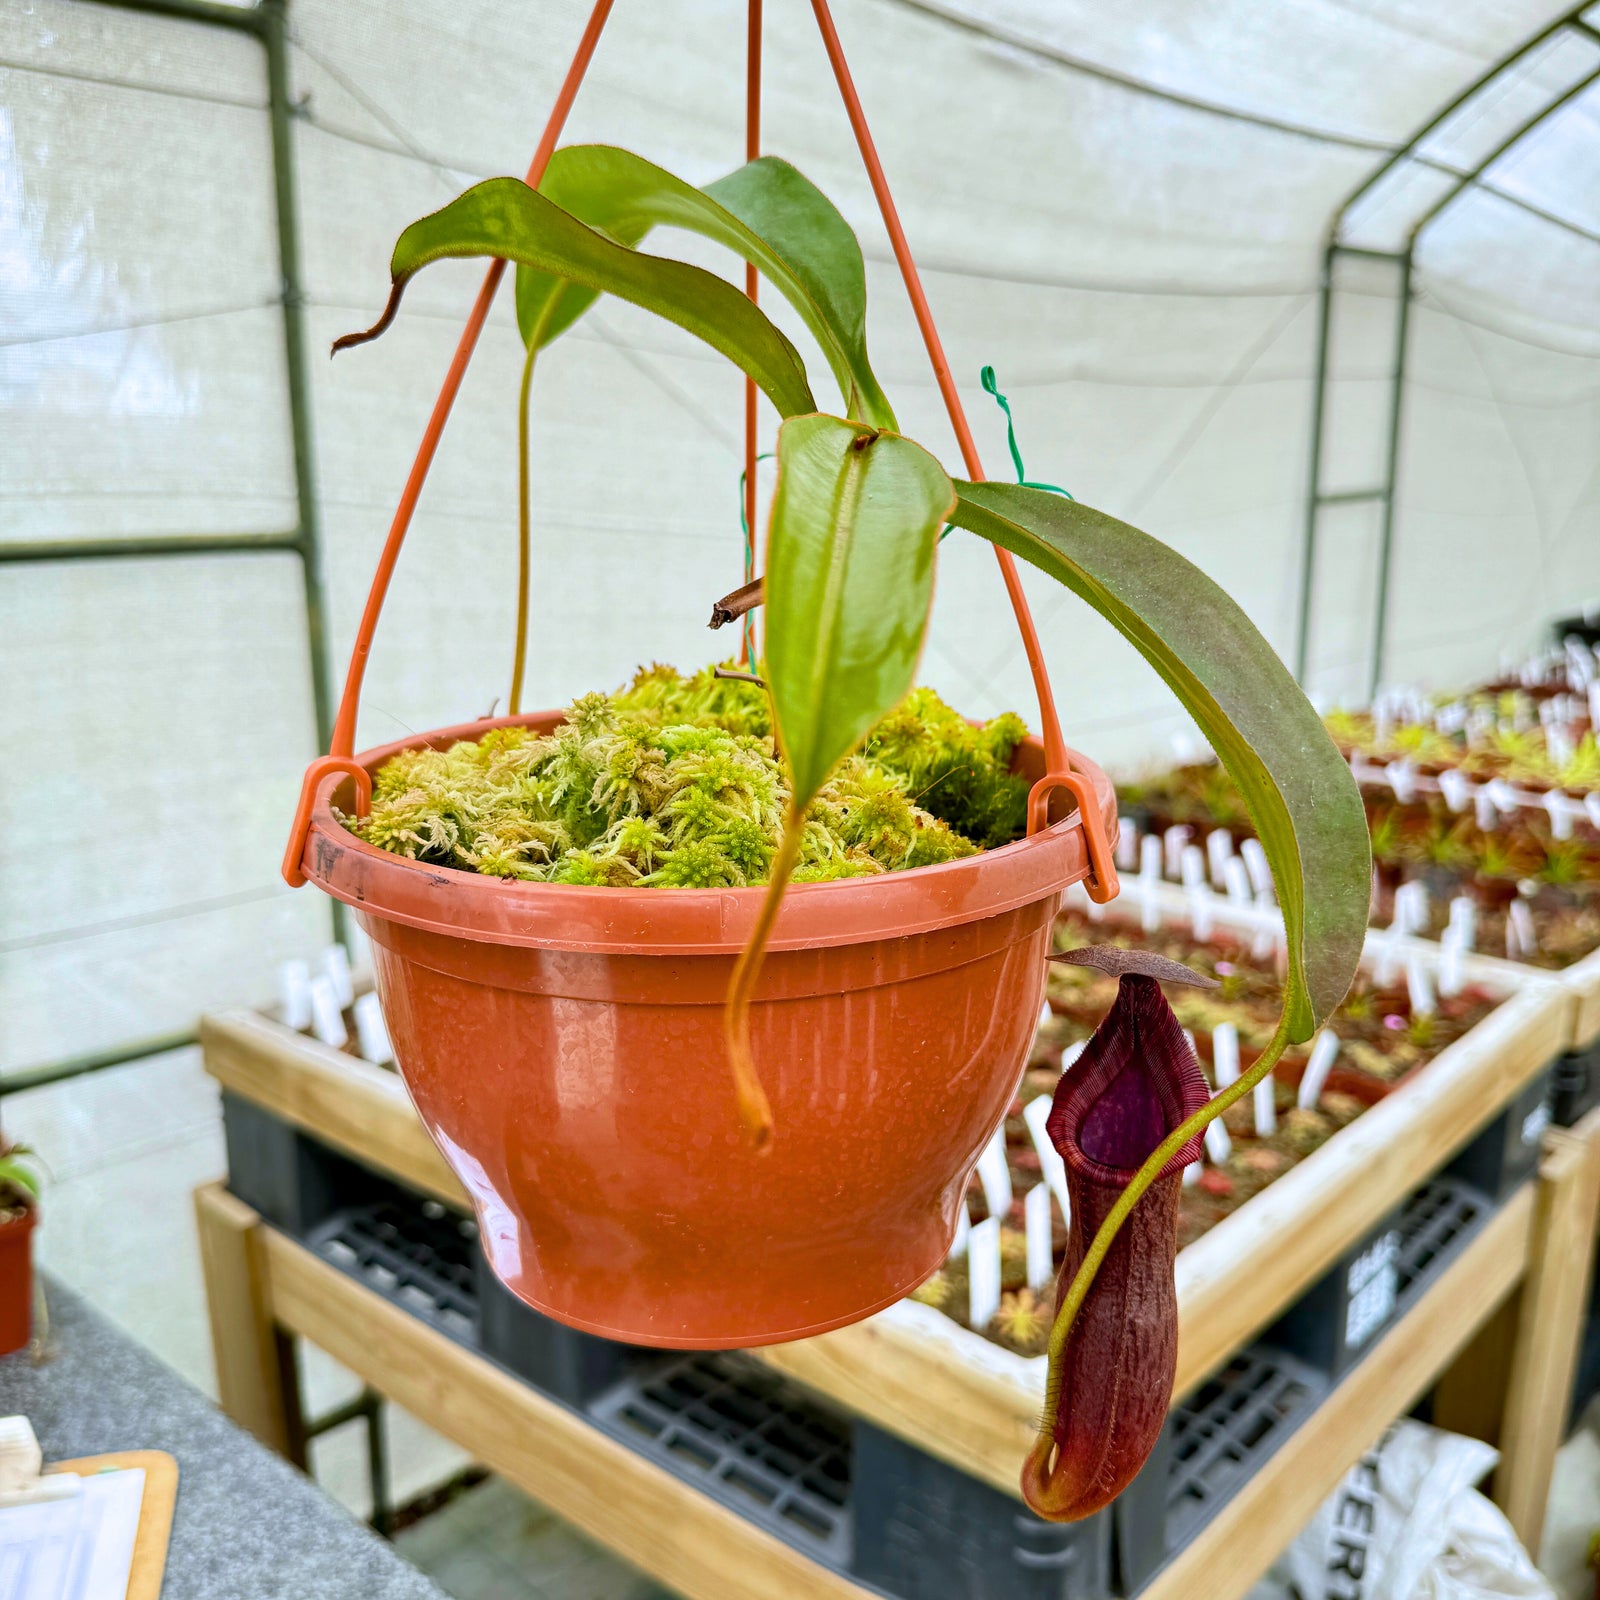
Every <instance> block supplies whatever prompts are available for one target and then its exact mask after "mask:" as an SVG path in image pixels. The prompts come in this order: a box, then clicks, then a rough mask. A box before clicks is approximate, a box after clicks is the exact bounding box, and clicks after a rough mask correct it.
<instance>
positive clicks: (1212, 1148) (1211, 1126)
mask: <svg viewBox="0 0 1600 1600" xmlns="http://www.w3.org/2000/svg"><path fill="white" fill-rule="evenodd" d="M1206 1154H1207V1155H1208V1156H1210V1157H1211V1161H1212V1164H1213V1165H1214V1166H1218V1167H1220V1166H1222V1165H1223V1163H1224V1162H1225V1161H1227V1159H1228V1157H1229V1156H1231V1155H1232V1154H1233V1140H1232V1139H1230V1138H1229V1137H1228V1130H1227V1129H1226V1128H1224V1127H1223V1126H1222V1118H1221V1117H1218V1118H1217V1120H1216V1121H1215V1122H1210V1123H1207V1124H1206Z"/></svg>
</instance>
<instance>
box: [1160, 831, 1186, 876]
mask: <svg viewBox="0 0 1600 1600" xmlns="http://www.w3.org/2000/svg"><path fill="white" fill-rule="evenodd" d="M1193 831H1194V830H1193V829H1192V828H1186V827H1185V826H1184V825H1183V824H1182V823H1181V822H1180V823H1175V824H1174V825H1173V826H1172V827H1170V828H1168V829H1167V831H1166V832H1165V833H1164V834H1162V835H1161V846H1162V856H1163V862H1162V865H1163V867H1164V869H1165V871H1166V875H1167V876H1168V877H1169V878H1171V879H1172V881H1173V882H1174V883H1176V882H1177V881H1178V874H1179V872H1180V871H1182V869H1183V852H1184V849H1185V847H1186V846H1187V845H1188V843H1189V835H1190V834H1191V833H1192V832H1193Z"/></svg>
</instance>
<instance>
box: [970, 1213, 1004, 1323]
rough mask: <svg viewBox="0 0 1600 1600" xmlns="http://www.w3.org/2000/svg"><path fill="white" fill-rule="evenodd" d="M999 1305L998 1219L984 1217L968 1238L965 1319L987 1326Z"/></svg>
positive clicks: (992, 1319)
mask: <svg viewBox="0 0 1600 1600" xmlns="http://www.w3.org/2000/svg"><path fill="white" fill-rule="evenodd" d="M999 1309H1000V1219H999V1217H986V1218H985V1219H984V1220H983V1221H982V1222H980V1223H978V1224H977V1226H976V1227H974V1228H973V1230H972V1232H971V1234H970V1235H969V1236H968V1238H967V1322H968V1324H969V1325H970V1326H972V1327H974V1328H978V1329H983V1328H987V1327H988V1326H989V1324H990V1323H991V1322H993V1321H994V1314H995V1312H997V1311H998V1310H999Z"/></svg>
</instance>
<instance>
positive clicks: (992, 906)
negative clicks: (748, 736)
mask: <svg viewBox="0 0 1600 1600" xmlns="http://www.w3.org/2000/svg"><path fill="white" fill-rule="evenodd" d="M557 720H558V715H557V714H556V713H552V712H545V713H537V714H534V715H532V716H523V717H518V718H514V719H501V720H499V721H496V722H479V723H472V724H468V725H466V726H463V727H459V728H447V729H444V730H442V731H440V732H438V733H435V734H431V735H429V736H428V737H427V740H426V742H427V743H430V744H434V745H442V744H448V743H449V742H451V741H452V740H455V739H459V738H472V737H477V736H480V735H481V734H482V733H484V732H485V731H486V730H487V729H488V728H489V727H492V726H503V725H504V723H505V722H506V721H515V722H519V723H527V724H532V725H535V726H539V727H548V726H551V725H553V724H554V723H555V722H556V721H557ZM418 742H420V741H417V740H409V741H403V742H401V743H399V744H394V745H390V746H387V747H385V748H383V749H379V750H371V751H368V752H366V753H365V754H364V755H362V756H361V757H359V758H358V759H359V761H360V762H361V764H362V766H363V767H365V768H366V769H367V770H368V771H369V772H370V771H374V770H375V769H376V768H377V767H378V766H379V765H381V763H382V762H383V761H385V760H386V759H387V758H388V757H389V756H390V755H392V754H394V753H395V752H396V751H397V750H401V749H405V748H408V747H412V746H415V745H416V744H417V743H418ZM1075 759H1076V760H1077V764H1078V766H1079V767H1080V769H1081V770H1082V772H1083V773H1084V774H1085V776H1086V777H1087V779H1088V780H1089V782H1090V783H1091V784H1092V785H1093V793H1094V795H1095V797H1096V799H1097V800H1098V801H1099V809H1100V812H1101V821H1102V825H1103V826H1106V827H1108V828H1110V827H1114V823H1115V818H1116V798H1115V794H1114V792H1113V790H1112V788H1111V785H1110V783H1109V781H1108V780H1107V779H1106V777H1105V774H1104V773H1102V772H1100V771H1099V769H1098V768H1096V767H1094V766H1092V765H1090V764H1089V763H1088V762H1085V761H1082V760H1081V758H1075ZM1019 766H1020V768H1021V770H1023V771H1024V772H1025V773H1026V774H1027V775H1028V776H1030V777H1035V778H1036V777H1038V776H1040V775H1042V773H1043V770H1044V755H1043V751H1042V749H1041V747H1040V746H1039V744H1038V743H1037V742H1036V741H1030V743H1029V744H1028V745H1026V746H1024V748H1023V749H1022V750H1021V751H1020V752H1019ZM354 787H355V786H354V783H353V782H352V781H351V780H350V779H349V778H343V779H342V780H341V779H340V775H339V774H337V773H335V774H330V775H329V776H328V778H327V779H326V780H325V781H324V783H323V785H322V787H321V789H320V790H319V791H318V795H317V801H316V805H315V808H314V811H313V816H312V822H311V834H310V838H309V840H308V842H307V847H306V851H305V855H304V858H303V860H302V861H301V863H300V865H301V868H302V870H303V871H304V873H305V875H306V876H307V877H308V878H310V879H311V880H312V881H314V882H315V883H317V884H318V885H319V886H320V887H321V888H323V889H325V890H326V891H327V892H328V893H329V894H332V895H335V896H337V897H338V898H339V899H341V900H344V901H345V902H346V903H348V904H349V905H351V906H352V907H354V909H355V911H356V914H357V916H358V918H359V920H360V922H361V924H362V926H363V927H364V928H365V930H366V932H367V933H368V935H369V936H370V937H371V939H372V942H373V955H374V966H375V970H376V976H377V983H378V992H379V995H380V997H381V998H382V1002H383V1010H384V1016H385V1018H386V1019H387V1021H388V1025H389V1033H390V1036H391V1038H392V1040H393V1043H394V1047H395V1053H396V1055H397V1057H398V1060H399V1064H400V1069H401V1072H402V1073H403V1074H404V1077H405V1080H406V1084H407V1087H408V1088H409V1089H410V1091H411V1094H412V1097H413V1099H414V1100H415V1101H416V1105H417V1109H418V1111H419V1112H420V1113H421V1115H422V1118H423V1121H424V1122H425V1123H426V1124H427V1126H428V1128H429V1131H430V1132H431V1133H432V1134H433V1136H434V1138H435V1140H436V1141H437V1142H438V1145H439V1148H440V1150H441V1151H442V1152H443V1153H444V1155H445V1158H446V1159H447V1160H448V1161H449V1163H450V1165H451V1167H452V1168H453V1169H454V1171H455V1172H456V1174H457V1176H458V1177H459V1178H460V1179H461V1181H462V1183H463V1184H464V1185H465V1187H466V1188H467V1190H468V1192H469V1193H470V1194H471V1196H472V1199H473V1204H474V1206H475V1208H476V1210H477V1214H478V1222H479V1226H480V1228H481V1230H482V1237H483V1242H484V1246H485V1249H486V1251H487V1253H488V1255H489V1259H490V1261H491V1262H492V1263H493V1265H494V1267H495V1270H496V1271H497V1272H498V1273H499V1274H500V1276H501V1277H502V1278H503V1279H504V1280H505V1281H506V1283H507V1284H508V1285H509V1286H510V1287H511V1288H512V1289H513V1290H514V1291H515V1292H516V1293H517V1294H519V1295H520V1296H521V1297H522V1298H523V1299H524V1300H526V1301H527V1302H528V1304H530V1305H532V1306H534V1307H536V1308H537V1309H538V1310H540V1311H544V1312H546V1313H548V1314H549V1315H551V1316H553V1317H556V1318H558V1319H559V1320H560V1321H562V1322H565V1323H568V1324H570V1325H571V1326H573V1327H577V1328H583V1329H586V1330H587V1331H589V1332H592V1333H598V1334H603V1335H605V1336H607V1337H609V1338H614V1339H622V1340H627V1341H630V1342H633V1343H637V1344H656V1345H671V1346H679V1347H689V1348H718V1347H737V1346H741V1345H753V1344H767V1343H776V1342H779V1341H782V1340H786V1339H797V1338H802V1337H804V1336H805V1335H807V1334H812V1333H821V1332H823V1331H824V1330H826V1329H828V1328H833V1327H838V1326H840V1325H841V1324H843V1323H847V1322H852V1321H855V1320H857V1319H858V1318H860V1317H863V1316H866V1315H868V1314H869V1313H871V1312H873V1311H875V1310H877V1309H879V1308H880V1307H882V1306H885V1305H887V1304H889V1303H890V1302H891V1301H893V1300H895V1299H897V1298H899V1297H900V1296H901V1295H903V1294H905V1293H906V1292H907V1291H909V1290H910V1289H912V1288H913V1287H915V1286H916V1285H917V1284H918V1283H920V1282H921V1281H922V1280H923V1279H924V1278H926V1277H927V1276H928V1274H929V1273H930V1272H932V1271H933V1270H934V1269H935V1268H936V1267H937V1266H938V1265H939V1263H940V1262H941V1261H942V1260H943V1259H944V1257H945V1254H946V1252H947V1251H948V1249H949V1245H950V1240H951V1236H952V1233H953V1231H954V1228H955V1222H956V1212H957V1208H958V1206H959V1205H960V1203H961V1198H962V1195H963V1193H964V1191H965V1188H966V1182H967V1175H968V1173H969V1172H970V1171H971V1170H972V1165H973V1162H974V1161H975V1160H976V1158H977V1156H978V1153H979V1151H980V1149H981V1147H982V1146H983V1144H984V1142H985V1140H986V1139H987V1138H988V1137H989V1135H990V1134H991V1133H992V1132H993V1131H994V1128H995V1127H996V1125H997V1124H998V1123H999V1121H1000V1118H1001V1116H1002V1115H1003V1113H1004V1111H1005V1108H1006V1106H1007V1104H1008V1103H1009V1102H1010V1100H1011V1097H1012V1095H1013V1093H1014V1092H1015V1089H1016V1087H1017V1084H1018V1082H1019V1081H1020V1078H1021V1074H1022V1069H1023V1064H1024V1059H1025V1056H1026V1053H1027V1050H1028V1046H1029V1044H1030V1042H1031V1040H1032V1038H1033V1032H1034V1027H1035V1024H1036V1022H1037V1020H1038V1015H1039V1006H1040V1002H1041V998H1042V995H1043V989H1044V974H1045V955H1046V952H1047V949H1048V945H1049V939H1050V926H1051V922H1052V920H1053V918H1054V916H1055V914H1056V911H1057V909H1058V908H1059V905H1060V901H1061V895H1062V892H1063V891H1064V890H1065V889H1066V888H1067V887H1068V886H1069V885H1070V884H1073V883H1076V882H1078V881H1079V880H1081V879H1082V878H1083V877H1084V876H1085V873H1086V872H1087V870H1088V859H1087V854H1086V850H1085V844H1084V832H1083V830H1082V828H1081V827H1080V826H1079V825H1078V822H1079V819H1078V818H1077V816H1076V815H1074V816H1072V817H1069V818H1067V819H1066V820H1064V821H1060V822H1056V823H1054V824H1052V825H1050V826H1047V827H1045V828H1043V829H1042V830H1041V831H1039V832H1037V833H1035V834H1034V835H1032V836H1031V837H1030V838H1027V839H1024V840H1022V841H1020V842H1018V843H1016V844H1011V845H1007V846H1005V847H1003V848H1001V849H997V850H991V851H987V852H985V853H983V854H981V855H977V856H972V857H969V858H968V859H966V860H963V861H954V862H947V863H945V864H943V865H940V866H934V867H923V868H919V869H917V870H915V871H910V872H897V873H885V874H881V875H877V876H874V877H870V878H856V879H848V880H845V881H842V882H836V883H822V884H798V885H795V886H794V887H793V888H791V889H790V891H789V894H788V897H787V899H786V901H785V903H784V906H783V909H782V912H781V914H780V916H779V918H778V922H777V925H776V928H775V929H774V933H773V938H772V941H771V946H770V952H771V953H770V954H769V955H768V957H767V960H766V965H765V967H764V968H763V971H762V975H761V983H760V987H759V990H758V995H757V999H756V1002H755V1005H754V1006H753V1008H752V1015H751V1037H752V1040H753V1043H754V1048H755V1058H756V1063H757V1066H758V1068H759V1070H760V1072H761V1075H762V1081H763V1084H764V1085H765V1087H766V1090H767V1093H768V1095H769V1096H770V1098H771V1101H772V1110H773V1115H774V1119H775V1123H776V1136H775V1138H774V1140H773V1143H772V1145H771V1147H770V1149H769V1150H768V1151H766V1152H764V1153H761V1154H757V1153H755V1152H753V1151H752V1150H751V1148H750V1146H749V1143H748V1141H747V1139H746V1138H745V1135H744V1131H743V1128H742V1125H741V1124H740V1121H739V1118H738V1114H737V1110H736V1106H735V1102H734V1094H733V1086H732V1083H731V1081H730V1078H729V1073H728V1065H727V1059H726V1055H725V1053H724V1046H723V1039H722V1006H723V1002H724V999H725V997H726V995H727V989H728V979H729V975H730V973H731V971H732V969H733V964H734V961H735V958H736V957H737V955H738V953H739V951H740V949H741V948H742V947H743V945H744V943H745V941H746V938H747V937H748V935H749V932H750V929H751V926H752V924H753V923H754V921H755V917H756V913H757V910H758V908H759V906H760V903H761V899H762V896H763V893H764V891H763V890H761V889H759V888H750V889H728V890H698V889H603V888H591V887H584V886H573V885H565V884H539V883H507V882H503V881H500V880H498V879H494V878H487V877H480V876H478V875H476V874H473V873H465V872H458V871H454V870H450V869H446V868H439V867H430V866H426V865H423V864H422V863H419V862H415V861H408V860H406V859H404V858H402V857H400V856H395V855H391V854H389V853H387V852H385V851H383V850H379V849H376V848H374V847H373V846H371V845H368V844H366V843H364V842H362V841H361V840H359V839H357V838H355V837H354V836H353V835H351V834H350V833H349V832H348V831H347V830H346V829H345V828H344V827H342V826H341V825H340V823H339V821H338V820H337V818H336V817H335V816H334V815H333V811H332V809H331V806H332V805H333V804H338V805H339V806H340V807H341V809H347V808H348V807H349V806H350V805H351V804H352V803H353V801H354V798H355V796H354Z"/></svg>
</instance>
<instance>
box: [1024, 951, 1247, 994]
mask: <svg viewBox="0 0 1600 1600" xmlns="http://www.w3.org/2000/svg"><path fill="white" fill-rule="evenodd" d="M1050 959H1051V960H1052V961H1063V962H1065V963H1066V964H1067V965H1068V966H1071V967H1094V968H1095V969H1097V970H1098V971H1100V972H1105V973H1109V974H1110V975H1111V976H1112V977H1113V978H1128V977H1140V978H1154V979H1155V980H1156V982H1157V983H1187V984H1192V985H1193V986H1194V987H1195V988H1196V989H1215V988H1217V987H1218V984H1217V980H1216V979H1215V978H1208V977H1207V976H1206V975H1205V974H1204V973H1203V972H1196V971H1195V970H1194V968H1193V967H1186V966H1184V964H1183V963H1182V962H1181V961H1172V960H1169V959H1168V958H1167V957H1166V956H1160V955H1157V954H1156V953H1155V951H1153V950H1124V949H1123V948H1122V946H1121V945H1117V944H1086V945H1083V946H1081V947H1080V948H1079V949H1077V950H1061V951H1058V952H1057V953H1056V954H1055V955H1053V956H1051V957H1050Z"/></svg>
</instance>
